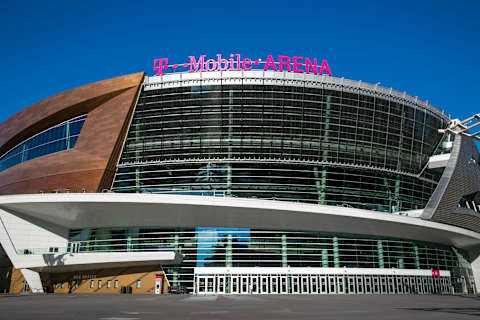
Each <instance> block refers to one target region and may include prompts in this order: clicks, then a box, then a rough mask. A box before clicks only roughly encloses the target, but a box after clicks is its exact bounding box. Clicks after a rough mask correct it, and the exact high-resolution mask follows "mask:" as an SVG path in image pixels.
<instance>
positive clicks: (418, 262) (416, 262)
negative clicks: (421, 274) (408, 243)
mask: <svg viewBox="0 0 480 320" xmlns="http://www.w3.org/2000/svg"><path fill="white" fill-rule="evenodd" d="M413 252H414V253H415V268H416V269H420V258H419V256H418V246H417V245H416V244H415V245H414V246H413Z"/></svg>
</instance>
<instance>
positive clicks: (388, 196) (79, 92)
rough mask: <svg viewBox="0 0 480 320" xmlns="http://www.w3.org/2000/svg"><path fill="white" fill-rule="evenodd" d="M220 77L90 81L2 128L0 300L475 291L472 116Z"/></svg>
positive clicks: (295, 83) (479, 264)
mask: <svg viewBox="0 0 480 320" xmlns="http://www.w3.org/2000/svg"><path fill="white" fill-rule="evenodd" d="M219 59H220V58H219ZM238 59H239V61H240V58H238ZM279 60H280V59H279ZM243 61H245V60H243ZM292 61H295V60H294V59H292ZM250 62H251V61H250ZM162 63H163V64H165V66H167V64H168V61H163V62H162ZM232 63H233V62H232ZM285 63H287V64H288V63H290V61H288V62H285ZM315 63H316V62H315ZM310 64H311V65H312V64H313V62H310ZM250 65H252V63H250ZM255 65H256V64H255ZM323 65H324V64H323V63H322V66H323ZM156 66H157V67H158V68H157V69H156V70H159V72H160V70H164V69H165V66H163V65H162V66H161V65H158V64H157V65H156ZM197 66H198V60H197ZM167 67H169V68H170V66H167ZM327 67H328V65H327ZM175 68H177V67H175ZM212 68H213V66H212V63H210V69H212ZM216 68H217V69H215V71H206V70H204V71H202V70H201V69H199V70H196V71H195V70H194V72H189V71H190V70H184V71H181V72H174V73H168V74H163V72H162V73H161V74H159V75H158V76H152V77H149V76H147V75H146V74H144V73H137V74H131V75H126V76H122V77H118V78H113V79H109V80H104V81H100V82H96V83H92V84H87V85H85V86H82V87H79V88H75V89H72V90H69V91H66V92H63V93H60V94H57V95H55V96H52V97H50V98H48V99H45V100H42V101H40V102H38V103H36V104H34V105H32V106H30V107H28V108H26V109H24V110H22V111H20V112H18V113H17V114H15V115H13V116H12V117H11V118H9V119H7V120H6V121H5V122H4V123H2V124H1V125H0V194H1V196H0V221H1V224H0V243H1V246H2V249H3V251H4V253H5V255H6V257H5V258H4V262H5V263H4V264H3V265H2V266H4V267H3V269H2V270H3V271H2V274H3V275H4V281H3V282H0V284H1V283H4V291H9V292H23V291H31V292H56V293H60V292H64V293H67V292H77V293H79V292H82V293H86V292H91V293H121V292H123V293H128V292H133V293H152V294H154V293H161V292H167V291H168V290H169V289H170V291H181V292H182V291H185V292H189V293H200V294H218V293H220V294H221V293H228V294H261V293H270V294H295V293H311V294H314V293H315V294H322V293H323V294H343V293H355V294H417V293H418V294H421V293H442V294H451V293H459V292H460V293H476V292H477V290H479V289H480V287H479V286H480V279H479V277H480V272H479V270H480V269H479V268H480V259H479V258H478V255H479V253H480V251H479V249H480V233H479V232H480V193H479V192H480V168H479V165H478V164H479V161H480V159H479V153H478V151H477V149H476V147H475V144H474V141H473V140H474V139H475V137H476V135H472V134H469V133H468V130H467V129H468V128H469V127H468V123H469V122H468V121H466V122H460V121H458V120H452V119H451V118H450V117H449V116H448V115H446V114H445V113H444V112H443V111H442V110H440V109H438V108H436V107H434V106H432V105H431V104H429V103H428V102H425V101H422V100H420V99H418V98H417V97H412V96H410V95H408V94H406V93H404V92H398V91H395V90H393V89H390V88H384V87H381V86H379V85H372V84H368V83H364V82H362V81H352V80H347V79H343V78H336V77H332V76H329V75H328V74H325V72H323V74H322V72H314V73H306V72H302V73H300V72H292V71H291V70H290V68H288V70H285V69H286V67H285V68H284V70H282V69H280V70H276V71H275V70H266V69H267V67H265V70H264V69H252V70H245V69H240V70H236V69H234V70H232V69H231V68H230V69H228V70H223V69H222V70H223V71H218V68H220V62H219V65H217V67H216ZM312 68H313V67H312ZM225 69H226V66H225ZM329 72H330V70H328V73H329ZM475 119H478V117H477V118H472V119H468V120H469V121H475ZM7 257H8V259H7ZM9 266H11V270H10V269H9V268H10V267H9Z"/></svg>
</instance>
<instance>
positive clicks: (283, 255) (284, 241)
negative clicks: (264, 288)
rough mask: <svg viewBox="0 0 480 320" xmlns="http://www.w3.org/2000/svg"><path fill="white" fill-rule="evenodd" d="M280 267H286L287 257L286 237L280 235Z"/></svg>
mask: <svg viewBox="0 0 480 320" xmlns="http://www.w3.org/2000/svg"><path fill="white" fill-rule="evenodd" d="M282 267H284V268H286V267H288V257H287V235H286V234H282Z"/></svg>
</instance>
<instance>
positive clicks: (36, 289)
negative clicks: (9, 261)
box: [20, 269, 44, 293]
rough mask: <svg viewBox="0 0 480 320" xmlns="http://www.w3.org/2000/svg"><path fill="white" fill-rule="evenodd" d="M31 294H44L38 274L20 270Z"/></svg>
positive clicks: (28, 270)
mask: <svg viewBox="0 0 480 320" xmlns="http://www.w3.org/2000/svg"><path fill="white" fill-rule="evenodd" d="M20 271H21V272H22V275H23V277H24V278H25V281H27V283H28V286H29V287H30V289H31V290H32V293H44V291H43V286H42V280H41V279H40V274H39V273H38V272H36V271H33V270H30V269H20Z"/></svg>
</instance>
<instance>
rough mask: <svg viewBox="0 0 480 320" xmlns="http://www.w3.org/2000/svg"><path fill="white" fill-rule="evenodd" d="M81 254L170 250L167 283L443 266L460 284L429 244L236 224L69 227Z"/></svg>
mask: <svg viewBox="0 0 480 320" xmlns="http://www.w3.org/2000/svg"><path fill="white" fill-rule="evenodd" d="M69 239H70V241H71V242H75V243H79V242H80V243H81V252H99V251H108V252H112V251H124V252H135V251H159V250H174V251H175V252H177V253H180V254H183V255H184V257H183V262H182V263H181V265H180V266H163V267H164V270H165V271H166V273H167V277H168V279H169V281H172V282H173V283H174V284H173V285H183V286H185V287H186V288H188V289H189V290H192V286H193V268H195V267H312V268H388V269H390V268H398V269H424V270H432V269H433V270H449V271H450V272H451V274H452V282H453V283H454V285H458V286H460V285H461V284H460V282H459V281H460V273H461V266H460V263H459V256H460V257H461V253H460V252H458V251H457V250H455V249H454V248H451V247H447V246H442V245H437V244H433V243H425V242H415V241H410V240H401V239H392V238H382V237H370V236H365V235H352V234H328V233H318V232H295V231H275V230H257V229H242V228H235V229H231V228H228V229H227V228H195V229H190V230H178V229H177V230H168V229H161V228H124V229H108V228H100V229H82V230H71V231H70V236H69ZM462 259H463V258H462Z"/></svg>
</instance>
